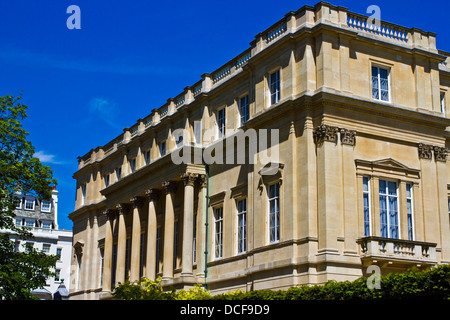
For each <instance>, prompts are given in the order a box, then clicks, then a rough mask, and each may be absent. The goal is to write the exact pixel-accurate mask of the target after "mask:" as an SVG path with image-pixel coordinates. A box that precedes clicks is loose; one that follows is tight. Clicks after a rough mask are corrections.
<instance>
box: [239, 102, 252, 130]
mask: <svg viewBox="0 0 450 320" xmlns="http://www.w3.org/2000/svg"><path fill="white" fill-rule="evenodd" d="M239 115H240V118H241V125H243V124H244V123H246V122H247V121H248V119H249V118H250V112H249V108H248V95H246V96H245V97H242V98H240V99H239Z"/></svg>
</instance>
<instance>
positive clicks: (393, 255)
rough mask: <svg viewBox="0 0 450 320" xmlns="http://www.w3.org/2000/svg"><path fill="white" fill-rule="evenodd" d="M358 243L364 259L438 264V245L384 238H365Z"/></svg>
mask: <svg viewBox="0 0 450 320" xmlns="http://www.w3.org/2000/svg"><path fill="white" fill-rule="evenodd" d="M357 242H358V244H359V246H360V254H361V257H362V258H371V259H374V260H377V259H379V260H383V259H393V260H403V261H411V262H420V261H423V262H427V263H435V262H436V243H431V242H422V241H410V240H401V239H390V238H382V237H364V238H360V239H358V241H357Z"/></svg>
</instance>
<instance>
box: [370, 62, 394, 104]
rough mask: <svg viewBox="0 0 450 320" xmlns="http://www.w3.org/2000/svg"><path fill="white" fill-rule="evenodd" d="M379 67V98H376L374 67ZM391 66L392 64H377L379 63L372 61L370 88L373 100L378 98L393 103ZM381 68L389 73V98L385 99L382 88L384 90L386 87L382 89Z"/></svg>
mask: <svg viewBox="0 0 450 320" xmlns="http://www.w3.org/2000/svg"><path fill="white" fill-rule="evenodd" d="M374 68H375V69H377V70H378V72H377V86H378V88H377V89H378V98H376V97H374V89H375V88H374V87H373V83H374V82H373V80H374V79H373V78H374V75H373V69H374ZM391 69H392V68H391V67H390V66H386V65H381V64H377V63H372V64H371V67H370V80H371V81H370V89H371V97H372V99H373V100H376V101H381V102H387V103H391V102H392V96H391ZM381 70H386V73H387V79H386V80H387V97H388V100H383V99H382V94H381V93H382V90H384V89H381Z"/></svg>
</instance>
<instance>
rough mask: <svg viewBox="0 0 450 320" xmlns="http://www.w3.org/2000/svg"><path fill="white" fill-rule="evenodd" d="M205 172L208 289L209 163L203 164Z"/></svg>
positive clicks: (206, 271)
mask: <svg viewBox="0 0 450 320" xmlns="http://www.w3.org/2000/svg"><path fill="white" fill-rule="evenodd" d="M205 173H206V195H205V203H206V205H205V216H206V217H205V232H206V234H205V252H204V254H205V270H204V272H205V289H208V285H207V279H208V248H209V240H208V239H209V237H208V236H209V214H208V213H209V165H208V164H206V165H205Z"/></svg>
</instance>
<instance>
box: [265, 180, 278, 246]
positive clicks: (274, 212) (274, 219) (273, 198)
mask: <svg viewBox="0 0 450 320" xmlns="http://www.w3.org/2000/svg"><path fill="white" fill-rule="evenodd" d="M268 196H269V242H270V243H272V242H278V241H280V183H279V182H277V183H275V184H272V185H269V188H268Z"/></svg>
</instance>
